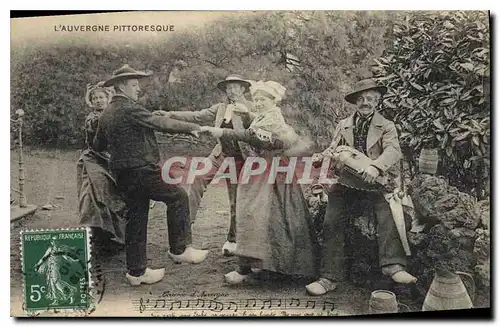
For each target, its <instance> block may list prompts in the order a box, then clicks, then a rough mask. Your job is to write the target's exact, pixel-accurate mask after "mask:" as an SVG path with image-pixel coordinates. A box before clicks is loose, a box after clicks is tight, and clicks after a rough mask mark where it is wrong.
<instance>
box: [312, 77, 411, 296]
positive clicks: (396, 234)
mask: <svg viewBox="0 0 500 327" xmlns="http://www.w3.org/2000/svg"><path fill="white" fill-rule="evenodd" d="M385 92H386V88H385V87H383V86H378V85H377V84H376V83H375V81H374V80H373V79H365V80H361V81H359V82H358V83H357V84H356V88H355V90H354V91H353V92H351V93H349V94H347V95H346V96H345V100H346V101H347V102H349V103H352V104H355V105H356V106H357V110H356V112H355V113H354V114H352V115H351V116H349V117H348V118H346V119H343V120H341V121H340V122H339V124H338V125H337V127H336V129H335V132H334V136H333V140H332V143H331V145H330V147H329V148H327V149H326V150H325V151H323V152H322V153H320V154H315V155H314V156H313V162H315V163H321V162H322V160H323V159H324V158H325V157H329V158H331V159H332V160H333V161H334V162H335V164H339V159H340V157H339V156H338V153H339V151H342V150H345V149H348V150H349V149H354V150H352V151H359V152H361V153H362V154H363V155H364V156H366V157H368V158H369V159H368V161H369V163H370V164H369V165H368V166H366V167H365V168H364V169H363V172H362V179H363V181H364V183H367V184H371V185H373V184H374V183H375V182H376V181H377V179H379V178H382V177H383V178H386V180H387V187H386V188H385V189H384V192H382V191H375V192H374V191H362V190H357V189H355V188H349V187H346V186H343V185H338V184H337V185H334V186H333V187H332V188H331V190H330V192H329V194H328V206H327V210H326V214H325V220H324V224H323V233H324V239H325V241H324V244H323V248H322V254H321V266H320V279H319V280H317V281H316V282H314V283H311V284H309V285H307V286H306V290H307V292H308V293H309V294H311V295H323V294H325V293H327V292H329V291H332V290H334V289H335V288H336V287H337V284H338V282H340V281H342V280H343V279H344V277H345V276H344V274H345V267H344V266H345V264H344V261H345V257H344V237H345V235H344V229H345V223H346V220H347V219H348V217H346V215H347V210H346V209H347V207H348V206H349V205H353V204H354V205H355V203H356V202H357V200H360V199H365V200H367V201H368V202H369V203H370V205H373V209H374V211H375V217H376V222H377V241H378V249H379V265H380V266H381V268H382V273H383V274H384V275H386V276H390V277H391V278H392V279H393V280H394V281H395V282H397V283H404V284H409V283H414V282H416V278H415V277H414V276H412V275H410V274H409V273H407V272H406V271H405V266H406V263H407V261H406V260H407V259H406V255H409V248H408V247H406V245H407V243H406V242H405V241H406V238H405V236H404V237H403V236H401V231H400V230H398V227H399V226H400V225H401V224H400V223H399V221H398V219H401V218H402V217H400V215H398V214H395V215H394V217H393V213H395V212H396V211H397V210H395V209H397V208H396V206H397V205H398V203H395V202H394V200H393V196H394V194H396V192H398V191H397V190H398V187H399V183H400V172H399V161H400V159H401V149H400V146H399V140H398V135H397V131H396V127H395V126H394V123H393V122H391V121H389V120H387V119H385V118H384V117H383V116H382V115H381V114H380V113H378V112H377V111H376V107H377V105H378V103H379V101H380V98H381V96H382V95H383V94H384V93H385ZM359 152H358V153H359ZM370 159H371V160H370ZM363 181H362V182H363ZM396 222H398V223H396ZM405 235H406V234H405ZM404 245H405V247H404Z"/></svg>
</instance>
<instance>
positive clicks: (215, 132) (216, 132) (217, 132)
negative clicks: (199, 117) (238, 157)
mask: <svg viewBox="0 0 500 327" xmlns="http://www.w3.org/2000/svg"><path fill="white" fill-rule="evenodd" d="M200 132H201V133H210V134H212V136H213V137H215V138H220V137H222V134H223V130H222V128H218V127H211V126H201V127H200Z"/></svg>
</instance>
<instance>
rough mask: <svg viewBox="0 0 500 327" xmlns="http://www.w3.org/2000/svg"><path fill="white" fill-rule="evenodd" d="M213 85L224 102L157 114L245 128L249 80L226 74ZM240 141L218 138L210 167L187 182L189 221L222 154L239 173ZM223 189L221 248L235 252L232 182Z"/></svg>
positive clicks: (249, 108)
mask: <svg viewBox="0 0 500 327" xmlns="http://www.w3.org/2000/svg"><path fill="white" fill-rule="evenodd" d="M217 87H218V88H219V89H220V90H221V91H223V92H225V93H226V95H227V101H226V102H222V103H217V104H215V105H213V106H211V107H210V108H208V109H202V110H200V111H168V112H165V111H161V112H158V114H162V115H167V116H169V117H170V118H174V119H178V120H182V121H186V122H192V123H197V124H200V125H211V126H214V127H221V128H230V129H241V130H242V129H245V128H248V126H249V125H250V122H251V121H252V116H253V113H252V110H253V104H252V102H250V101H248V100H246V99H245V95H244V94H245V92H248V91H249V88H250V83H249V82H248V81H246V80H244V79H243V78H242V77H241V76H239V75H229V76H228V77H227V78H226V79H225V80H223V81H221V82H219V83H218V84H217ZM241 148H242V144H241V142H239V141H231V140H221V139H219V142H218V144H217V145H216V146H215V148H214V149H213V150H212V152H211V153H210V155H209V160H210V161H211V162H212V168H213V169H212V170H211V171H210V172H209V173H207V174H205V175H203V176H198V177H197V178H196V179H195V181H194V183H192V184H191V185H188V195H189V206H190V212H191V215H190V216H191V223H193V222H194V220H195V218H196V213H197V212H198V207H199V205H200V202H201V198H202V197H203V194H204V193H205V191H206V189H207V185H208V184H209V183H210V182H211V181H212V180H213V179H214V177H215V173H216V172H217V170H218V169H219V167H220V165H221V163H222V162H223V161H224V159H225V158H226V157H232V158H234V160H235V163H236V169H237V174H238V175H239V173H240V170H241V167H242V166H243V163H244V161H245V160H244V159H243V155H242V153H241ZM226 181H227V189H228V193H229V203H230V212H231V220H230V223H229V231H228V233H227V241H226V242H225V243H224V246H223V247H222V253H223V254H224V255H226V256H227V255H233V254H234V252H235V251H236V194H237V192H236V189H237V186H238V185H236V184H232V183H231V182H230V181H229V180H228V179H226Z"/></svg>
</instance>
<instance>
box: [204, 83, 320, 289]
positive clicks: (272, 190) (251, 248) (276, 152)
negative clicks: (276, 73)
mask: <svg viewBox="0 0 500 327" xmlns="http://www.w3.org/2000/svg"><path fill="white" fill-rule="evenodd" d="M250 91H251V93H252V98H253V102H254V110H255V111H254V113H252V114H250V115H251V116H252V118H253V120H252V122H251V124H250V126H249V128H248V129H246V130H231V129H221V128H213V127H206V128H205V129H206V130H208V131H210V132H211V133H212V135H213V136H215V137H219V138H226V139H228V140H238V141H243V142H245V143H246V144H247V145H248V146H247V148H243V149H242V152H243V153H244V156H245V158H246V159H247V158H248V157H256V156H258V157H261V158H264V159H265V160H266V161H267V163H268V165H267V169H266V171H265V172H264V173H262V174H261V175H259V176H256V178H255V179H250V180H249V181H248V183H244V182H241V178H242V176H243V175H244V171H243V172H242V174H241V175H240V176H239V184H238V198H237V202H236V217H237V219H236V230H237V233H236V238H237V240H236V243H237V244H238V247H237V248H236V252H235V254H236V255H237V256H239V257H240V259H239V263H238V268H237V269H236V270H234V271H231V272H229V273H227V274H225V275H224V278H225V280H226V282H227V283H229V284H239V283H242V282H244V281H245V280H247V279H248V278H249V277H250V276H251V275H252V274H257V273H258V272H257V271H258V270H256V269H255V268H258V269H263V270H267V271H272V272H276V273H281V274H285V275H294V276H307V277H315V276H316V274H317V270H316V269H317V265H316V262H315V258H316V254H317V253H316V251H317V249H318V247H317V243H316V238H315V233H314V226H313V225H312V220H311V219H310V217H309V211H308V207H307V203H306V200H305V198H304V195H303V193H302V188H301V186H300V185H299V184H298V183H297V177H296V175H295V174H293V178H292V179H291V183H287V181H286V176H285V175H284V174H277V175H276V179H275V181H274V183H272V182H271V183H270V182H269V181H268V177H269V173H270V170H271V169H270V168H271V162H272V160H273V158H275V157H280V158H281V161H280V165H281V166H286V165H288V163H289V158H288V157H287V155H293V154H295V155H299V153H293V152H294V150H296V149H297V145H298V144H300V138H299V136H298V135H297V134H296V133H295V131H294V130H293V128H291V127H290V126H289V125H287V124H286V122H285V119H284V118H283V115H282V114H281V109H280V108H279V107H278V106H277V104H278V103H279V102H280V101H281V100H282V99H283V97H284V96H285V92H286V88H285V87H283V86H282V85H281V84H279V83H277V82H274V81H266V82H263V81H259V82H252V86H251V88H250ZM202 128H203V127H202ZM247 162H248V160H247ZM247 169H248V168H247Z"/></svg>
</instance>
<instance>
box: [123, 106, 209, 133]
mask: <svg viewBox="0 0 500 327" xmlns="http://www.w3.org/2000/svg"><path fill="white" fill-rule="evenodd" d="M127 113H128V118H129V119H130V120H131V121H132V123H134V124H137V125H139V126H141V127H145V128H149V129H153V130H157V131H160V132H167V133H168V132H170V133H186V134H188V133H191V132H194V131H199V130H200V126H199V125H198V124H193V123H186V122H182V121H179V120H176V119H172V118H168V117H165V116H158V115H153V114H152V113H151V112H150V111H148V110H147V109H146V108H144V107H143V106H141V105H138V104H132V105H130V106H129V107H128V108H127Z"/></svg>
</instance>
